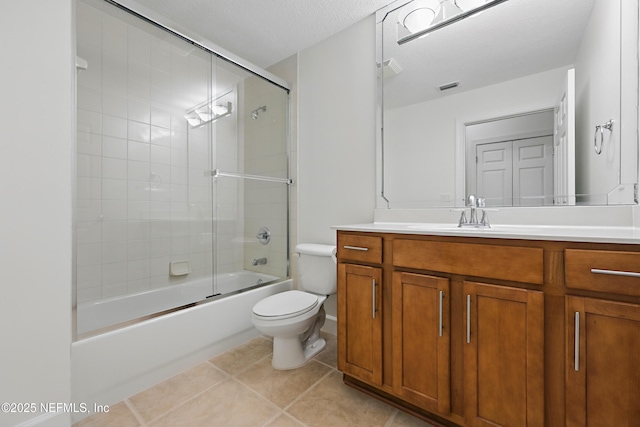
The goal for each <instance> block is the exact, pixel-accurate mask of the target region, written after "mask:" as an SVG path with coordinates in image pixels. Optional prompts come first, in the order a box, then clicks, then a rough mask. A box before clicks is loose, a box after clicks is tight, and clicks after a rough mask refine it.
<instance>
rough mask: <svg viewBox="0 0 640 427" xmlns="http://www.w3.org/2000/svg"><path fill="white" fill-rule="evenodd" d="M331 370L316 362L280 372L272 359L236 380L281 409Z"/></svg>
mask: <svg viewBox="0 0 640 427" xmlns="http://www.w3.org/2000/svg"><path fill="white" fill-rule="evenodd" d="M329 371H331V368H329V367H328V366H325V365H323V364H322V363H318V362H316V361H315V360H312V361H310V362H309V363H307V364H306V365H304V366H302V367H300V368H297V369H292V370H289V371H278V370H275V369H273V367H272V366H271V359H270V358H267V359H263V360H261V361H260V362H258V363H256V364H255V365H253V366H251V367H250V368H248V369H247V370H246V371H244V372H242V373H241V374H238V375H237V376H236V378H237V379H238V381H241V382H243V383H244V384H246V385H247V386H248V387H250V388H251V389H252V390H255V391H256V392H258V393H260V394H261V395H262V396H264V397H265V398H267V399H269V401H270V402H272V403H274V404H275V405H277V406H278V407H280V408H285V407H286V406H287V405H289V404H290V403H291V402H293V401H294V400H295V399H296V398H297V397H298V396H300V395H301V394H302V393H304V392H305V390H307V389H308V388H309V387H311V386H312V385H313V384H315V383H316V382H317V381H318V380H320V379H321V378H322V377H323V376H324V375H326V374H327V373H328V372H329Z"/></svg>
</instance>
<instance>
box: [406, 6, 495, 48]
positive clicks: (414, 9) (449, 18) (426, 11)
mask: <svg viewBox="0 0 640 427" xmlns="http://www.w3.org/2000/svg"><path fill="white" fill-rule="evenodd" d="M504 1H506V0H414V1H412V2H410V3H408V4H406V5H404V6H402V7H401V8H400V13H399V15H398V44H404V43H407V42H409V41H411V40H414V39H417V38H421V37H424V36H425V35H426V34H428V33H429V32H431V31H434V30H437V29H439V28H442V27H445V26H447V25H449V24H453V23H454V22H456V21H459V20H462V19H464V18H467V17H469V16H475V15H478V14H480V13H481V12H482V11H483V10H485V9H487V8H489V7H492V6H495V5H497V4H500V3H502V2H504ZM403 28H404V29H405V30H407V31H408V32H409V35H402V34H401V33H402V32H403V30H402V29H403ZM404 33H405V34H406V31H404Z"/></svg>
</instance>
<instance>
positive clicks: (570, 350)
mask: <svg viewBox="0 0 640 427" xmlns="http://www.w3.org/2000/svg"><path fill="white" fill-rule="evenodd" d="M565 260H566V261H565V262H566V268H565V271H566V282H567V287H569V288H573V289H578V290H580V289H583V290H589V291H599V292H607V293H608V294H606V296H605V295H602V294H600V295H597V297H595V298H594V297H589V298H586V297H580V296H567V297H566V300H565V305H566V314H565V316H566V320H565V324H566V344H565V348H566V353H567V356H566V364H565V373H566V425H567V426H568V427H573V426H586V425H590V426H591V425H593V426H598V425H611V426H614V425H615V426H622V425H640V369H639V367H640V305H639V304H632V303H626V302H619V301H614V300H612V299H613V298H624V297H625V296H638V295H640V253H637V252H628V251H602V250H574V249H568V250H567V251H566V254H565ZM600 296H601V297H600Z"/></svg>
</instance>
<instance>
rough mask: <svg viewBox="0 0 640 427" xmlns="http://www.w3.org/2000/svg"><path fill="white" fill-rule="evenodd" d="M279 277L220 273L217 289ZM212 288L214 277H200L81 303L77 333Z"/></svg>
mask: <svg viewBox="0 0 640 427" xmlns="http://www.w3.org/2000/svg"><path fill="white" fill-rule="evenodd" d="M276 279H277V277H276V276H270V275H268V274H261V273H255V272H253V271H239V272H236V273H227V274H219V275H218V276H216V278H215V282H216V293H217V294H228V293H232V292H235V291H238V290H241V289H246V288H249V287H252V286H255V285H257V284H259V283H268V282H271V281H274V280H276ZM213 292H214V291H213V287H212V279H211V278H201V279H196V280H192V281H189V282H184V283H179V284H176V285H172V286H167V287H164V288H159V289H154V290H150V291H145V292H139V293H136V294H129V295H122V296H116V297H112V298H105V299H102V300H97V301H89V302H85V303H80V304H78V306H77V309H76V319H77V321H76V322H77V334H78V336H82V335H83V334H85V333H87V332H90V331H94V330H96V329H101V328H105V327H107V326H112V325H117V324H119V323H122V322H128V321H130V320H134V319H138V318H141V317H144V316H149V315H151V314H155V313H160V312H163V311H165V310H170V309H173V308H176V307H182V306H185V305H188V304H192V303H195V302H198V301H202V300H204V299H206V298H207V297H209V296H211V295H212V294H213Z"/></svg>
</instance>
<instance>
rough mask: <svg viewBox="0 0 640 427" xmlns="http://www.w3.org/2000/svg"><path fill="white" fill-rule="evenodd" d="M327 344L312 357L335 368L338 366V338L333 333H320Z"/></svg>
mask: <svg viewBox="0 0 640 427" xmlns="http://www.w3.org/2000/svg"><path fill="white" fill-rule="evenodd" d="M322 338H324V339H325V341H326V342H327V346H326V347H325V349H324V350H322V351H321V352H320V354H318V355H317V356H316V357H315V358H314V359H315V360H317V361H318V362H322V363H324V364H326V365H329V366H331V367H332V368H334V369H336V368H337V367H338V338H337V337H336V336H335V335H331V334H327V333H324V332H323V333H322Z"/></svg>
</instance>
